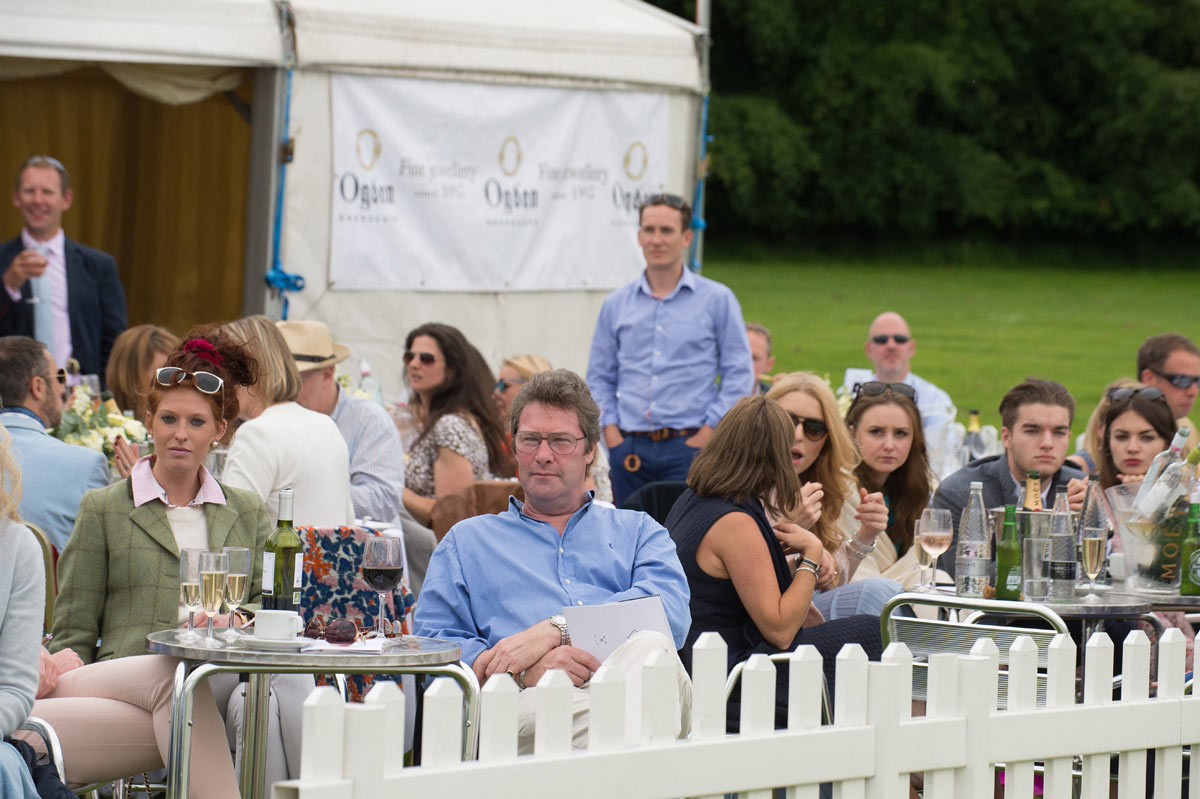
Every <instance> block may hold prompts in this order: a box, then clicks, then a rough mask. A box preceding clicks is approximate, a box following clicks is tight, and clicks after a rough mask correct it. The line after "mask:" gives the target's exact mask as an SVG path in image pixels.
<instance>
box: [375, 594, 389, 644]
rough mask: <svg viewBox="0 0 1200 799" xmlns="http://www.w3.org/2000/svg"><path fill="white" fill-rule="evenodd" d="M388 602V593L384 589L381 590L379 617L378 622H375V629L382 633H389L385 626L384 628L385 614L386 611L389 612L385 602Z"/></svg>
mask: <svg viewBox="0 0 1200 799" xmlns="http://www.w3.org/2000/svg"><path fill="white" fill-rule="evenodd" d="M386 602H387V594H386V593H384V592H383V591H380V592H379V618H378V619H377V620H376V624H375V630H376V631H377V632H378V633H379V634H380V635H387V633H385V632H384V628H383V615H384V613H386V612H387V605H386V604H385V603H386Z"/></svg>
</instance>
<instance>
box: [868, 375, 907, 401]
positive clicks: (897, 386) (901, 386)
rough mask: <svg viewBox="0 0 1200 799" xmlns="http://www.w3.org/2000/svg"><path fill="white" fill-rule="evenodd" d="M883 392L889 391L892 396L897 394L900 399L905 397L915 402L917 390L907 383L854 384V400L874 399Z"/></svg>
mask: <svg viewBox="0 0 1200 799" xmlns="http://www.w3.org/2000/svg"><path fill="white" fill-rule="evenodd" d="M885 391H891V392H892V393H893V394H899V395H900V396H902V397H907V398H908V399H910V400H912V401H913V402H916V401H917V390H916V389H915V388H913V387H912V386H910V385H909V384H908V383H884V382H883V381H881V380H869V381H867V382H866V383H855V384H854V391H853V394H854V398H855V399H858V398H859V397H875V396H878V395H880V394H882V393H883V392H885Z"/></svg>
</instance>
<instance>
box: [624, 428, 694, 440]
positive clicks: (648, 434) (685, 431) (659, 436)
mask: <svg viewBox="0 0 1200 799" xmlns="http://www.w3.org/2000/svg"><path fill="white" fill-rule="evenodd" d="M698 432H700V428H699V427H682V428H678V429H677V428H674V427H664V428H662V429H660V430H622V431H621V435H622V436H624V437H626V438H628V437H629V436H637V437H638V438H648V439H650V440H651V441H670V440H671V439H673V438H690V437H692V436H694V435H696V433H698Z"/></svg>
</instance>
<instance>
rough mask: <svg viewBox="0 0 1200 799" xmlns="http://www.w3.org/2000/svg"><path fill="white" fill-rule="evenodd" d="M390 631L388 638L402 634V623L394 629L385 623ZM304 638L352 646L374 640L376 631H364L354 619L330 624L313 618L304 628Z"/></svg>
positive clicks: (331, 620) (335, 620) (334, 621)
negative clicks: (355, 643)
mask: <svg viewBox="0 0 1200 799" xmlns="http://www.w3.org/2000/svg"><path fill="white" fill-rule="evenodd" d="M385 624H386V626H387V628H388V631H387V633H386V634H385V636H386V637H387V638H393V637H395V636H397V635H399V634H400V622H398V621H397V622H396V625H395V627H394V628H393V626H392V624H391V623H390V622H385ZM304 637H305V638H313V639H320V640H324V641H327V642H329V643H331V644H342V645H345V644H352V643H354V642H355V641H362V640H364V639H366V638H374V637H375V631H374V630H364V629H363V628H362V627H359V626H358V623H357V622H355V621H353V620H352V619H330V620H329V621H328V622H327V621H325V620H324V619H322V618H321V617H320V616H313V617H312V618H311V619H310V620H309V622H308V624H307V625H306V626H305V627H304Z"/></svg>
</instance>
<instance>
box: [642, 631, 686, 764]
mask: <svg viewBox="0 0 1200 799" xmlns="http://www.w3.org/2000/svg"><path fill="white" fill-rule="evenodd" d="M677 659H678V657H677V656H676V655H675V653H674V652H667V651H665V650H662V649H658V650H655V651H654V652H652V653H650V657H648V658H646V662H645V663H644V664H642V745H643V746H648V745H649V746H653V745H662V744H667V743H671V742H672V741H674V740H675V739H676V738H677V737H678V727H679V688H678V685H677V681H676V674H677V673H678V672H677V671H676V665H675V664H676V661H677Z"/></svg>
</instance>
